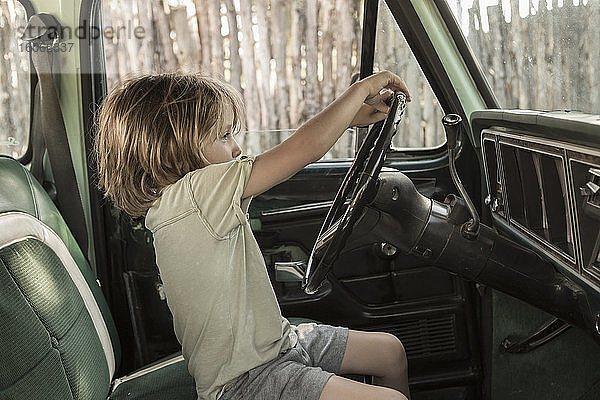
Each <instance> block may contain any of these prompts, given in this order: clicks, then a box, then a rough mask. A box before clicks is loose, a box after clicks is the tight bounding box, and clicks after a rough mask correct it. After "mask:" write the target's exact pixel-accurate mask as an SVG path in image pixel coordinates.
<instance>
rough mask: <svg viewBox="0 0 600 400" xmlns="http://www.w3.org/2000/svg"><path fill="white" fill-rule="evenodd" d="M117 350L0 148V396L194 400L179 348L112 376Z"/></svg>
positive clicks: (50, 223) (84, 272) (89, 291)
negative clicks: (122, 374) (160, 357)
mask: <svg viewBox="0 0 600 400" xmlns="http://www.w3.org/2000/svg"><path fill="white" fill-rule="evenodd" d="M292 321H293V322H292ZM290 322H292V323H294V324H299V323H302V322H317V321H313V320H307V319H299V318H295V319H290ZM119 358H120V344H119V338H118V335H117V331H116V328H115V324H114V321H113V319H112V316H111V315H110V311H109V309H108V305H107V303H106V300H105V299H104V296H103V294H102V291H101V290H100V287H99V285H98V283H97V280H96V277H95V276H94V275H93V274H92V271H91V269H90V267H89V265H88V263H87V261H86V259H85V257H84V256H83V253H82V252H81V250H80V249H79V247H78V245H77V243H76V241H75V239H74V238H73V236H72V234H71V232H70V231H69V229H68V228H67V225H66V224H65V222H64V220H63V218H62V216H61V215H60V213H59V212H58V210H57V209H56V207H55V206H54V203H53V202H52V200H51V199H50V198H49V197H48V195H47V193H46V192H45V191H44V189H43V188H42V187H41V185H40V184H39V183H38V182H37V181H36V180H35V179H34V177H33V176H32V175H31V174H30V173H29V171H28V170H27V169H26V168H25V167H24V166H22V165H21V164H20V163H19V162H18V161H16V160H14V159H12V158H10V157H8V156H1V155H0V399H11V400H12V399H14V400H20V399H28V400H29V399H45V400H53V399H57V400H65V399H77V400H79V399H98V400H106V399H149V400H152V399H175V400H177V399H196V392H195V387H194V380H193V378H192V377H191V376H190V375H189V373H188V371H187V365H186V363H185V360H184V359H183V357H182V356H181V354H174V355H172V356H169V357H167V358H165V359H163V360H160V361H158V362H156V363H154V364H152V365H150V366H147V367H144V368H142V369H140V370H138V371H135V372H133V373H131V374H128V375H127V376H125V377H121V378H117V379H115V376H114V375H115V371H116V370H117V369H118V365H119Z"/></svg>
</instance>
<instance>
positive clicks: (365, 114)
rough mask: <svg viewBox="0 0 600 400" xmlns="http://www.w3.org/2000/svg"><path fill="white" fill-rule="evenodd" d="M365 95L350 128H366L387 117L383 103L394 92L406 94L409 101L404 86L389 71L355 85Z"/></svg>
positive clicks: (409, 99)
mask: <svg viewBox="0 0 600 400" xmlns="http://www.w3.org/2000/svg"><path fill="white" fill-rule="evenodd" d="M355 85H360V86H361V89H363V90H364V92H365V93H366V96H365V100H364V104H363V105H362V106H361V108H360V109H359V110H358V112H357V113H356V115H355V116H354V118H353V119H352V122H351V123H350V127H353V126H366V125H370V124H373V123H375V122H377V121H381V120H382V119H384V118H385V117H386V116H387V113H388V112H389V111H390V108H389V107H388V105H387V104H386V103H385V102H386V100H388V99H389V98H390V96H392V95H393V93H394V92H395V91H401V92H404V94H406V100H407V101H411V97H410V93H409V92H408V88H407V87H406V84H405V83H404V82H403V81H402V79H400V77H398V76H397V75H395V74H393V73H391V72H390V71H381V72H378V73H376V74H374V75H371V76H369V77H367V78H365V79H363V80H360V81H358V82H356V83H355Z"/></svg>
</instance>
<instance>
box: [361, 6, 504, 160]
mask: <svg viewBox="0 0 600 400" xmlns="http://www.w3.org/2000/svg"><path fill="white" fill-rule="evenodd" d="M378 1H379V0H365V5H364V22H363V26H364V27H369V30H367V29H366V28H365V29H363V41H362V51H361V68H360V79H364V78H365V77H367V76H369V75H371V74H373V63H374V56H375V35H376V30H377V13H378V8H379V7H378ZM384 1H385V2H386V4H387V6H388V8H389V10H390V11H391V13H392V16H393V17H394V20H395V21H396V24H397V25H398V28H399V29H400V31H401V32H402V34H403V35H404V38H405V40H406V43H407V44H408V46H409V48H410V50H411V51H412V53H413V55H414V57H415V60H416V61H417V63H418V64H419V66H420V68H421V70H422V71H423V75H424V76H425V78H426V79H427V81H428V83H429V85H430V87H431V89H432V91H433V93H434V94H435V96H436V97H437V99H438V103H439V105H440V107H441V109H442V111H443V112H444V113H448V112H454V113H457V114H460V115H461V116H462V117H463V122H462V125H463V129H462V132H463V135H465V134H466V132H470V123H469V121H468V119H467V118H466V116H465V111H464V108H463V106H462V104H461V103H460V99H459V97H458V95H457V93H456V91H455V90H454V88H453V87H452V83H451V80H450V78H449V76H448V74H447V72H446V70H445V68H444V65H443V63H442V61H441V59H440V57H439V56H438V54H437V53H436V51H435V47H434V46H433V43H432V42H431V40H430V38H429V36H428V34H427V31H426V30H425V27H424V26H423V24H422V23H421V21H420V20H419V17H418V14H417V12H416V11H415V9H414V6H413V5H412V3H411V2H410V1H400V0H396V1H392V0H384ZM432 1H433V3H434V5H435V7H436V8H437V9H438V11H439V12H440V15H441V16H442V18H443V19H444V22H445V23H446V26H447V27H448V31H449V32H450V38H451V39H452V40H454V42H455V43H456V45H457V48H458V50H459V53H460V55H461V57H462V58H463V60H464V62H465V64H466V65H467V68H468V71H469V73H470V75H471V77H472V78H473V80H474V81H475V83H476V87H477V90H479V92H480V93H481V95H482V98H483V99H484V102H485V104H486V107H487V108H498V105H497V100H496V98H495V96H494V94H493V93H492V91H491V87H490V86H489V83H487V80H486V79H485V77H484V76H483V73H482V72H481V67H480V65H479V64H478V62H477V60H476V59H475V58H474V56H473V53H472V51H471V50H470V47H469V45H468V43H467V42H466V39H465V38H464V36H461V32H460V27H459V26H458V23H457V21H456V19H455V18H454V15H453V14H452V11H451V10H450V8H449V7H448V5H447V3H446V2H445V0H432ZM440 123H441V121H440ZM365 136H366V132H365V133H363V134H362V135H360V136H359V137H358V138H357V148H358V146H360V144H361V143H362V141H363V140H364V137H365ZM465 139H466V138H465V137H463V141H464V140H465ZM445 151H446V144H445V143H444V144H442V145H439V146H437V147H431V148H400V147H390V149H389V150H388V155H387V157H388V158H390V159H406V158H407V157H411V158H413V157H418V158H436V157H440V156H442V155H443V153H444V152H445Z"/></svg>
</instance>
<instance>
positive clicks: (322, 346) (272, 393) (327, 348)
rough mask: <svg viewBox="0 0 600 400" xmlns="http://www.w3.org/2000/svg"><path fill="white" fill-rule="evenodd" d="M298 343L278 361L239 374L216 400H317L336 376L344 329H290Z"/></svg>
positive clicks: (313, 326) (308, 326) (303, 326)
mask: <svg viewBox="0 0 600 400" xmlns="http://www.w3.org/2000/svg"><path fill="white" fill-rule="evenodd" d="M290 326H291V327H292V329H296V333H297V334H298V342H297V343H296V345H295V346H294V347H292V348H291V349H289V350H288V351H287V352H285V353H283V354H282V355H280V356H279V357H278V358H276V359H274V360H271V361H269V362H267V363H265V364H262V365H259V366H258V367H255V368H253V369H251V370H250V371H248V372H246V373H244V374H242V375H241V376H240V378H239V379H238V381H237V382H236V383H235V384H234V385H233V386H232V387H230V388H229V389H227V390H226V391H225V392H224V393H223V394H222V396H221V397H220V398H219V400H238V399H244V400H246V399H248V400H250V399H253V400H254V399H255V400H288V399H289V400H318V399H319V397H320V396H321V392H322V391H323V387H325V384H326V383H327V380H328V379H329V378H330V377H331V376H332V375H334V374H337V373H338V372H339V370H340V365H341V364H342V358H343V357H344V353H345V351H346V343H347V341H348V328H345V327H341V326H331V325H326V324H316V323H314V322H311V323H302V324H299V325H297V326H296V325H290Z"/></svg>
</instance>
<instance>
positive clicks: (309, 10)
mask: <svg viewBox="0 0 600 400" xmlns="http://www.w3.org/2000/svg"><path fill="white" fill-rule="evenodd" d="M199 4H206V7H196V6H197V5H199ZM362 9H363V6H362V0H338V1H333V0H310V1H308V0H305V1H302V2H287V1H284V0H254V1H253V2H252V1H250V0H239V1H233V0H223V1H216V2H215V1H209V2H206V3H199V2H194V1H191V0H169V1H166V0H159V1H152V2H149V1H133V0H126V1H117V0H106V1H103V10H102V12H103V25H104V49H105V57H106V62H105V64H106V74H107V81H108V88H109V89H110V87H112V86H113V85H114V84H115V83H116V82H117V81H118V79H119V78H120V77H122V76H125V75H128V74H131V73H136V72H163V71H169V70H183V71H201V72H205V73H209V74H212V75H214V76H218V77H220V78H222V79H223V80H225V81H226V82H229V83H231V84H232V85H233V86H234V87H235V88H237V90H238V91H239V92H240V93H242V96H243V98H244V103H245V105H246V109H247V120H246V131H245V132H242V133H241V134H240V135H239V136H238V138H237V139H238V141H239V142H240V146H241V147H242V148H243V149H244V151H245V152H246V153H249V154H259V153H261V152H263V151H265V150H267V149H269V148H271V147H273V146H275V145H277V144H278V143H280V142H281V141H283V140H285V139H286V138H287V137H289V136H290V135H291V134H292V133H293V132H294V131H295V130H296V129H297V128H298V127H300V125H302V123H304V122H305V121H307V120H308V119H310V118H311V117H313V116H314V115H315V114H317V113H318V112H319V111H320V110H322V109H323V108H325V107H326V106H327V105H328V104H329V103H331V102H332V101H333V100H334V99H335V98H336V97H337V96H339V95H340V94H341V93H343V92H344V90H346V88H347V87H348V86H350V81H351V77H352V75H353V74H354V73H357V72H359V69H360V60H359V56H360V43H361V32H362V26H361V25H362ZM136 29H137V32H138V33H140V32H143V34H138V35H135V32H136ZM129 31H131V32H129ZM353 156H354V131H353V130H348V132H346V133H345V134H344V135H342V137H341V138H340V140H339V141H338V143H336V144H335V145H334V146H333V148H332V149H331V150H330V151H329V152H328V153H327V154H326V155H325V156H324V157H323V158H324V159H332V158H333V159H335V158H346V157H353Z"/></svg>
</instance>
